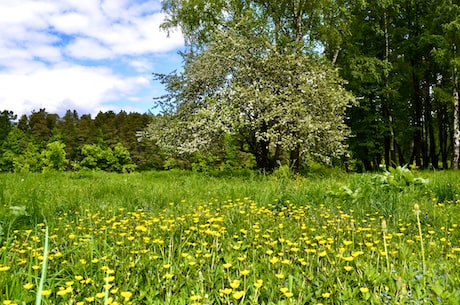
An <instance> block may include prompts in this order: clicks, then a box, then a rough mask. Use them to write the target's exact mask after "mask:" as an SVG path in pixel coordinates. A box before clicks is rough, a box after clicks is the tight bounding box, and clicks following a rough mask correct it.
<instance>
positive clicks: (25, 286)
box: [22, 283, 34, 290]
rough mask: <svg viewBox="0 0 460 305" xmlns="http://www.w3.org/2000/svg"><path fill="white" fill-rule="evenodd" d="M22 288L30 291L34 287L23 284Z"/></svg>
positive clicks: (30, 284)
mask: <svg viewBox="0 0 460 305" xmlns="http://www.w3.org/2000/svg"><path fill="white" fill-rule="evenodd" d="M22 287H24V289H26V290H30V289H32V288H33V287H34V284H32V283H27V284H24V286H22Z"/></svg>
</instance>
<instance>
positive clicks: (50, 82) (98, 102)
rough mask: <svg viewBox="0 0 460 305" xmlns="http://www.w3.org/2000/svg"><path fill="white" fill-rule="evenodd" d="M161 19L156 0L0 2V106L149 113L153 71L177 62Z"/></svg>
mask: <svg viewBox="0 0 460 305" xmlns="http://www.w3.org/2000/svg"><path fill="white" fill-rule="evenodd" d="M163 19H164V14H163V13H162V12H161V4H160V0H20V1H19V0H1V1H0V29H2V30H1V31H0V111H3V110H11V111H13V112H14V113H15V114H17V115H18V116H20V115H23V114H27V115H29V114H30V113H31V112H32V111H39V110H40V109H42V108H45V109H46V111H47V112H48V113H57V114H59V115H61V116H62V115H63V114H64V113H65V111H66V110H67V109H70V110H77V112H78V113H79V114H80V115H82V114H92V115H96V114H97V113H98V112H99V111H103V112H105V111H109V110H112V111H114V112H116V113H118V112H119V111H121V110H124V111H126V112H140V113H144V112H148V111H149V110H151V108H152V107H153V106H154V101H153V97H156V96H160V95H162V94H163V93H164V87H163V86H162V85H161V84H160V83H159V82H156V81H154V80H153V75H152V73H154V72H155V73H169V72H172V71H173V70H176V69H179V68H180V67H181V65H182V60H181V58H180V56H179V55H178V54H177V52H178V51H179V50H180V49H181V48H183V38H182V35H181V33H180V31H179V30H174V31H172V32H170V33H169V35H168V34H167V33H166V32H165V31H162V30H160V29H159V26H160V24H161V22H162V21H163ZM153 111H155V110H153Z"/></svg>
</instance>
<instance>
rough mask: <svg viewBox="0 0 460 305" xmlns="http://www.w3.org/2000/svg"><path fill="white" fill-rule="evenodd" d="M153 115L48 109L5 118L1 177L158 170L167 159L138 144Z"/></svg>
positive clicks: (0, 129) (0, 127) (0, 119)
mask: <svg viewBox="0 0 460 305" xmlns="http://www.w3.org/2000/svg"><path fill="white" fill-rule="evenodd" d="M151 120H152V115H149V114H139V113H126V112H125V111H121V112H119V113H114V112H113V111H108V112H99V113H98V114H97V115H96V116H95V117H94V118H92V117H91V115H90V114H84V115H81V116H79V115H78V113H77V111H75V110H73V111H72V110H68V111H67V112H66V113H65V115H64V116H63V117H60V116H59V115H58V114H54V113H48V112H47V111H46V110H45V109H40V110H39V111H33V112H32V113H31V114H30V115H22V116H21V117H19V118H18V117H17V115H15V114H14V113H13V112H11V111H8V110H4V111H3V112H1V113H0V171H2V172H12V171H15V172H41V171H46V170H78V169H84V168H86V169H99V170H106V171H116V172H126V171H133V170H149V169H159V168H162V167H163V162H164V158H163V156H162V155H161V154H160V153H159V151H158V149H157V148H156V147H155V146H154V145H153V144H152V143H151V142H149V141H138V139H137V137H136V132H138V131H140V130H142V129H144V128H145V127H146V126H147V124H148V123H150V122H151Z"/></svg>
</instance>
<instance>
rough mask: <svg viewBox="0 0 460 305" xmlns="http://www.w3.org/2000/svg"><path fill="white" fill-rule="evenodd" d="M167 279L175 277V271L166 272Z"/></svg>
mask: <svg viewBox="0 0 460 305" xmlns="http://www.w3.org/2000/svg"><path fill="white" fill-rule="evenodd" d="M163 277H164V278H165V279H167V280H170V279H172V278H173V277H174V274H173V273H166V274H165V275H164V276H163Z"/></svg>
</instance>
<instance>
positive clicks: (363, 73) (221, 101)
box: [150, 0, 460, 170]
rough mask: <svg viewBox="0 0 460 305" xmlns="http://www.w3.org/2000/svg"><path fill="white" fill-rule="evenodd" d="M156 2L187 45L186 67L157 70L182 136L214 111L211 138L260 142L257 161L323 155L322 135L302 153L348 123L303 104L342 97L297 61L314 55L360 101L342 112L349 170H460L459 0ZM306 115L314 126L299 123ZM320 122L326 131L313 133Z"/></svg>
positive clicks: (155, 135) (270, 164) (294, 161)
mask: <svg viewBox="0 0 460 305" xmlns="http://www.w3.org/2000/svg"><path fill="white" fill-rule="evenodd" d="M162 5H163V10H164V12H165V14H166V17H165V20H164V23H163V24H162V27H163V28H164V29H167V30H173V29H175V28H176V27H180V28H181V31H182V33H183V34H184V35H185V41H186V44H187V47H188V49H187V51H186V52H184V54H183V57H184V69H183V71H181V72H176V73H172V74H170V75H161V74H159V75H157V78H158V79H159V80H160V81H161V82H162V83H164V84H165V86H166V88H167V89H168V92H169V94H168V95H166V96H165V97H164V98H163V99H162V100H160V102H161V103H163V104H164V105H166V106H167V108H166V109H167V110H169V114H170V117H168V120H170V118H173V119H174V120H175V121H176V122H175V124H166V123H165V124H164V126H166V127H169V130H170V131H171V132H170V133H171V134H177V133H178V132H177V131H180V132H181V133H182V134H183V133H184V129H183V128H176V127H177V126H186V125H187V124H188V125H190V124H195V125H196V126H200V127H202V126H204V127H206V126H210V125H211V124H210V123H209V122H211V123H215V121H214V118H218V119H219V122H217V123H215V124H213V125H211V126H212V128H209V129H210V130H209V132H208V133H207V136H208V139H210V141H208V142H207V143H210V142H211V140H214V139H215V138H216V137H215V135H214V134H213V132H214V131H215V129H216V127H219V126H221V125H223V124H222V123H220V122H224V124H225V126H223V128H222V129H223V130H230V131H231V132H233V133H234V134H242V135H243V136H245V137H246V138H245V139H244V141H245V142H246V143H255V145H253V146H254V147H255V148H254V149H253V152H254V154H255V155H256V156H258V155H260V157H259V158H258V160H259V159H260V160H261V161H260V162H258V163H260V165H259V167H263V168H267V169H269V170H270V169H271V168H273V167H274V164H276V163H277V162H285V163H289V164H294V165H295V164H298V163H299V160H301V161H305V160H306V159H308V158H311V156H312V155H315V154H317V155H321V156H326V155H329V154H330V153H329V152H328V153H327V154H326V153H324V152H323V149H324V148H329V147H330V145H329V143H326V144H324V143H319V144H318V145H316V147H312V149H305V147H306V146H308V145H310V143H312V142H314V141H317V140H318V139H320V140H323V139H331V138H332V139H336V140H340V135H339V136H337V137H335V138H334V137H332V136H330V135H329V132H331V131H334V132H335V131H337V130H339V131H343V130H346V129H345V128H344V127H343V126H341V125H338V124H337V123H336V122H333V120H332V119H331V118H332V117H333V116H330V117H329V118H327V115H329V114H330V113H331V112H330V111H323V110H321V111H315V110H316V109H317V107H316V108H315V107H311V105H310V104H311V103H312V101H314V102H315V101H316V102H318V103H317V105H322V106H324V105H333V106H334V105H335V106H336V107H339V106H341V105H340V104H338V102H337V101H340V99H334V98H332V99H331V98H330V96H328V95H327V94H323V93H321V92H320V91H319V89H321V88H326V89H327V90H324V91H323V92H329V94H330V95H333V94H335V93H337V92H338V91H337V90H336V89H334V88H333V87H331V86H330V84H319V81H321V80H327V79H328V78H327V75H326V74H325V73H321V72H318V71H314V70H313V69H312V68H311V67H307V70H310V72H311V73H310V74H308V73H306V71H301V70H300V68H299V67H306V66H307V65H306V64H304V63H305V62H306V63H316V65H317V66H319V65H322V66H323V67H324V69H323V71H329V70H330V68H331V66H332V67H333V68H335V69H336V70H337V71H339V74H340V76H341V78H342V79H344V80H345V81H346V84H344V87H345V88H346V89H348V90H349V92H352V93H353V95H354V96H355V97H356V98H357V101H358V103H357V104H355V105H353V106H352V107H350V108H348V109H347V113H346V115H345V116H344V118H345V123H346V124H347V126H348V128H349V130H350V137H348V139H347V140H346V141H345V140H344V141H342V143H343V144H344V146H348V149H349V152H350V161H351V163H353V162H354V165H355V168H356V169H358V170H375V169H378V168H380V167H381V166H385V167H389V166H395V167H396V166H398V165H407V164H408V165H410V166H414V167H415V166H416V167H418V168H435V169H437V168H443V169H446V168H455V169H457V168H458V167H459V161H460V101H459V93H458V83H459V77H458V71H459V69H458V67H459V65H460V52H458V47H459V46H460V2H459V1H451V0H449V1H448V0H435V1H413V0H363V1H346V0H319V1H308V0H294V1H258V0H250V1H242V0H231V1H222V0H210V1H207V2H203V1H201V0H187V1H186V0H163V1H162ZM229 58H230V59H229ZM302 59H304V61H303V62H302ZM216 63H218V64H216ZM299 71H300V73H299ZM307 72H308V71H307ZM305 75H307V76H305ZM309 75H310V76H309ZM325 75H326V76H325ZM318 76H321V77H318ZM302 77H303V78H307V79H306V80H305V79H302ZM315 82H318V84H315ZM305 84H310V85H309V86H306V85H305ZM302 86H303V87H302ZM314 90H317V91H318V92H312V91H314ZM309 93H311V94H310V95H309V96H307V95H308V94H309ZM340 95H341V94H339V96H340ZM342 99H343V98H342ZM334 103H335V104H334ZM240 105H241V107H239V108H237V107H238V106H240ZM314 105H315V104H314ZM232 109H236V110H235V111H233V112H232ZM312 109H313V110H312ZM338 115H341V114H340V113H339V114H338ZM334 116H337V114H335V113H334ZM324 117H326V118H327V120H326V121H324V120H323V121H321V119H322V118H324ZM191 118H192V119H191ZM222 118H223V119H222ZM246 118H247V119H246ZM244 119H246V120H245V121H242V120H244ZM306 121H308V122H307V123H308V124H305V125H307V127H308V126H310V127H313V128H312V129H311V130H310V131H308V129H306V128H303V127H302V128H299V126H301V125H300V123H299V122H306ZM156 126H159V125H158V124H157V125H152V131H151V133H150V138H152V139H154V140H155V141H157V143H159V144H160V145H163V146H165V147H166V146H167V145H170V143H171V141H168V142H167V143H162V139H163V138H164V137H165V136H167V134H166V133H162V134H161V133H159V132H155V130H154V129H155V127H156ZM325 127H328V129H325V131H326V132H328V133H327V136H324V134H318V132H317V130H318V128H325ZM174 128H176V131H175V130H174ZM190 130H192V129H191V128H190ZM305 130H307V132H305ZM192 131H193V132H190V135H191V136H190V137H189V138H190V139H192V140H193V135H194V134H196V132H195V131H194V130H192ZM244 132H246V134H244ZM182 134H181V139H182V138H184V136H183V135H182ZM290 135H291V136H292V137H291V138H292V139H291V141H290V142H287V141H286V139H288V138H289V136H290ZM170 139H175V136H170ZM248 139H249V140H248ZM299 139H300V140H302V141H299ZM182 142H183V141H182ZM336 142H337V141H336ZM192 143H197V144H199V145H201V146H203V141H201V142H200V141H196V140H195V142H192ZM207 143H204V144H207ZM345 144H346V145H345ZM199 145H195V146H196V147H197V148H196V149H201V148H200V147H198V146H199ZM175 146H176V147H179V148H181V143H180V142H179V143H177V144H176V145H175ZM182 146H183V145H182ZM335 147H336V145H334V148H335ZM185 148H188V149H189V150H191V149H190V147H185ZM192 148H193V149H195V147H192ZM299 152H300V153H299ZM286 156H287V157H286ZM265 159H269V161H270V162H263V161H264V160H265ZM266 164H268V166H267V165H266Z"/></svg>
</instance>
